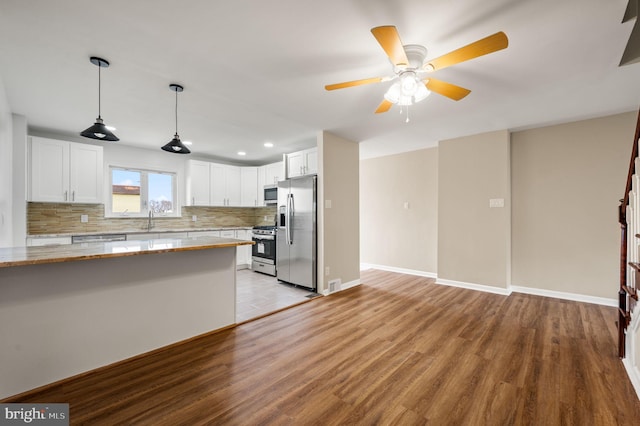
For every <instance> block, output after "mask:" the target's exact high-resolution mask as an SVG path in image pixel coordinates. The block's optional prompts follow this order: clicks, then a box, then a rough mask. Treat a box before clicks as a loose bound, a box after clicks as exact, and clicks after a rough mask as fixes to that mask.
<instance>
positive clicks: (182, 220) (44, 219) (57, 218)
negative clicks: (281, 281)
mask: <svg viewBox="0 0 640 426" xmlns="http://www.w3.org/2000/svg"><path fill="white" fill-rule="evenodd" d="M82 215H87V217H88V221H87V222H85V223H83V222H81V221H80V218H81V216H82ZM275 215H276V207H275V206H268V207H182V217H155V218H154V219H153V225H154V226H153V229H152V231H156V232H157V231H171V230H189V229H194V230H195V229H203V228H221V227H250V226H256V225H273V224H274V223H275ZM193 216H196V217H197V220H196V221H195V222H194V221H193V220H192V217H193ZM265 217H266V218H267V219H266V220H265ZM147 224H148V219H147V218H113V217H104V205H103V204H68V203H34V202H30V203H27V234H29V235H43V234H86V233H96V234H103V233H116V232H140V231H146V230H147Z"/></svg>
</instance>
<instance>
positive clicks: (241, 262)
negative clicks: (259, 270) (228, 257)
mask: <svg viewBox="0 0 640 426" xmlns="http://www.w3.org/2000/svg"><path fill="white" fill-rule="evenodd" d="M251 237H252V235H251V231H248V230H246V229H237V230H236V238H237V239H238V240H244V241H251ZM236 258H237V261H236V264H237V266H238V269H250V268H251V246H249V245H247V246H238V252H237V254H236Z"/></svg>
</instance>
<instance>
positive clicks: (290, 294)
mask: <svg viewBox="0 0 640 426" xmlns="http://www.w3.org/2000/svg"><path fill="white" fill-rule="evenodd" d="M314 295H315V293H313V292H312V291H309V290H306V289H304V288H302V287H295V286H293V285H289V284H285V283H282V282H279V281H278V279H277V278H276V277H272V276H270V275H265V274H259V273H257V272H254V271H252V270H251V269H241V270H238V271H237V272H236V322H237V323H242V322H245V321H248V320H250V319H253V318H258V317H261V316H263V315H265V314H269V313H271V312H275V311H279V310H281V309H283V308H287V307H289V306H293V305H297V304H298V303H302V302H306V301H308V300H309V298H310V297H312V296H314Z"/></svg>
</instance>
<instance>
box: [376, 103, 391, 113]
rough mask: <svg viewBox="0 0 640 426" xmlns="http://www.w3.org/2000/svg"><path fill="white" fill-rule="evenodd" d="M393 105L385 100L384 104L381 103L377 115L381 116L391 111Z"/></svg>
mask: <svg viewBox="0 0 640 426" xmlns="http://www.w3.org/2000/svg"><path fill="white" fill-rule="evenodd" d="M392 105H393V104H392V103H391V102H389V101H388V100H386V99H384V100H383V101H382V102H380V105H378V109H377V110H376V114H380V113H381V112H387V111H389V109H390V108H391V106H392Z"/></svg>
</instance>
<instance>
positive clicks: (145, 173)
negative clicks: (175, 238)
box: [104, 165, 181, 218]
mask: <svg viewBox="0 0 640 426" xmlns="http://www.w3.org/2000/svg"><path fill="white" fill-rule="evenodd" d="M114 170H123V171H130V172H137V173H140V212H139V213H132V212H125V213H120V212H113V171H114ZM108 173H109V179H108V182H109V187H108V196H107V198H108V200H107V203H105V211H104V217H109V218H142V217H144V218H146V217H148V216H149V201H150V200H149V174H161V175H169V176H171V178H172V185H171V186H172V188H171V196H172V200H173V211H172V212H171V213H155V214H154V216H155V217H181V212H180V204H179V202H178V173H177V172H175V171H167V170H154V169H143V168H138V167H126V166H117V165H109V167H108Z"/></svg>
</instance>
